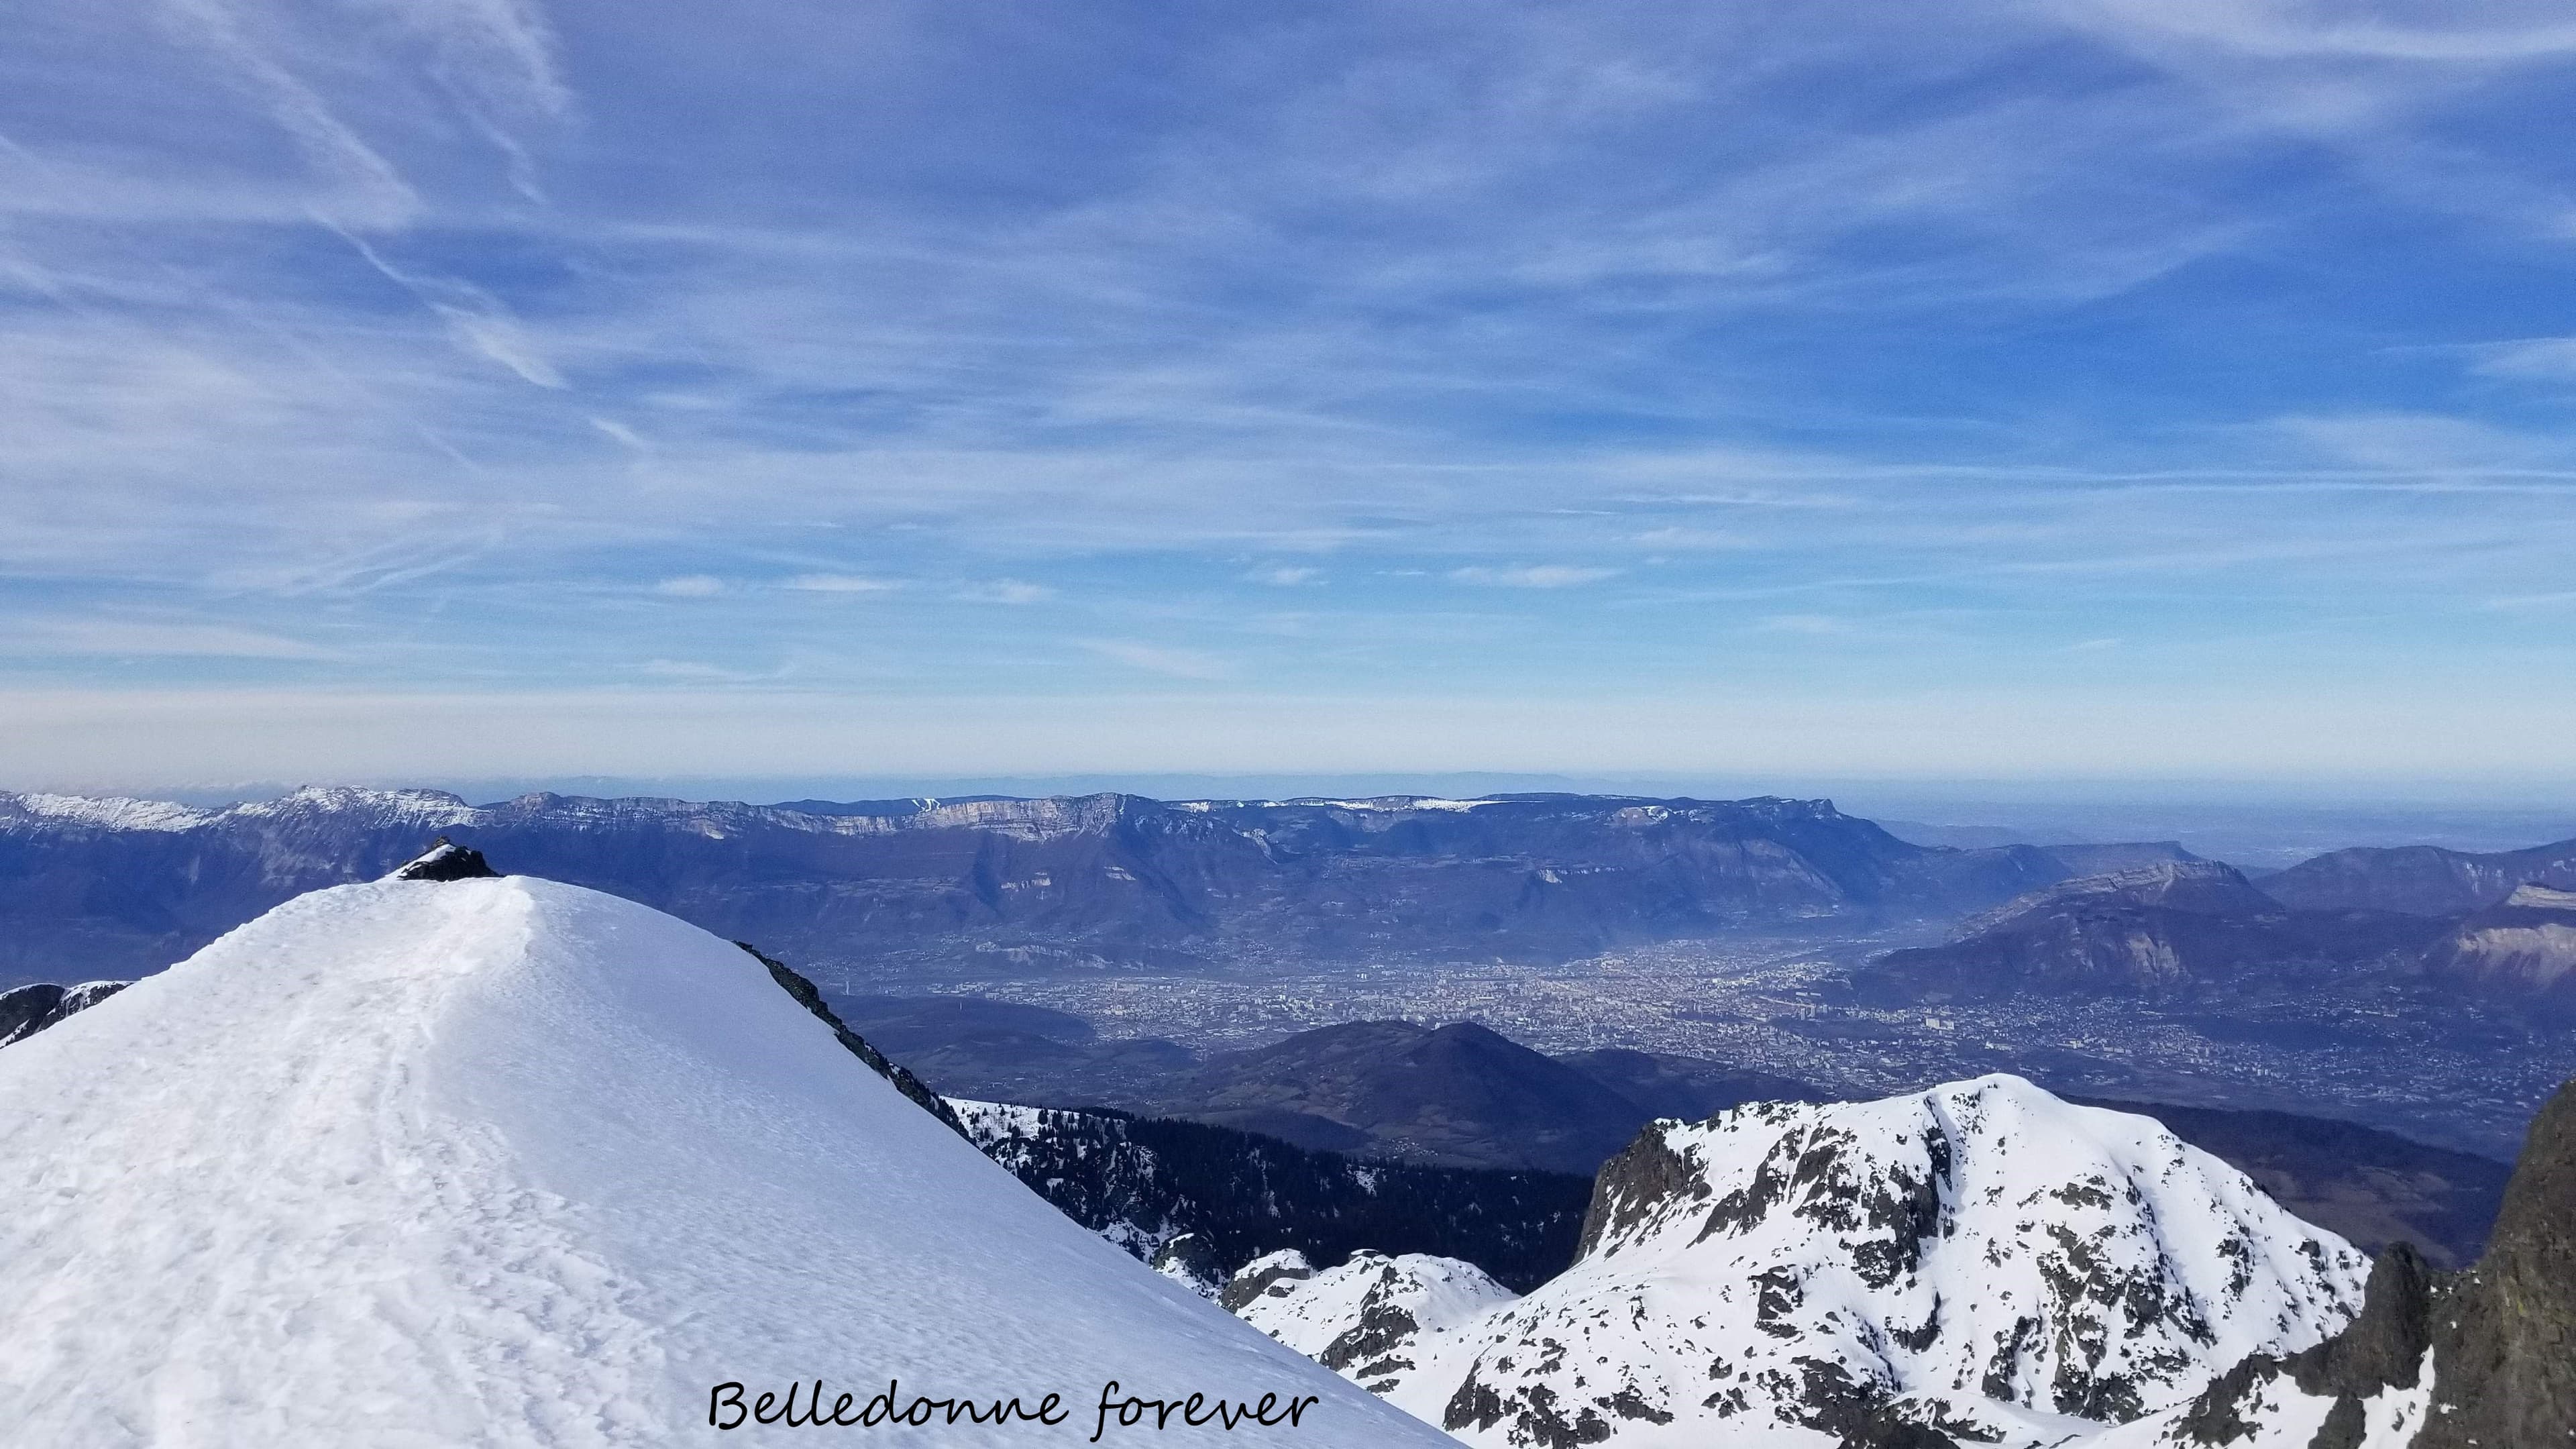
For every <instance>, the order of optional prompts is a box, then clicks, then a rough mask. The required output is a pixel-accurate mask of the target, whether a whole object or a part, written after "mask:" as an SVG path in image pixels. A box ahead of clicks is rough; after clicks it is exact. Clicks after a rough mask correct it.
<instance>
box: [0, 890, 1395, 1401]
mask: <svg viewBox="0 0 2576 1449" xmlns="http://www.w3.org/2000/svg"><path fill="white" fill-rule="evenodd" d="M0 1303H5V1304H6V1305H7V1308H6V1310H5V1311H0V1425H5V1426H6V1427H5V1429H0V1439H5V1440H6V1441H7V1442H8V1443H9V1444H11V1445H13V1446H17V1445H27V1446H45V1449H51V1446H62V1449H72V1446H79V1449H93V1446H118V1445H143V1444H154V1445H170V1444H180V1443H187V1444H200V1445H216V1446H223V1445H242V1446H262V1449H267V1446H288V1449H302V1446H314V1449H344V1446H372V1445H424V1446H425V1445H439V1446H447V1445H495V1446H590V1445H665V1444H674V1443H697V1442H708V1443H714V1442H723V1443H734V1442H749V1443H806V1442H820V1441H819V1440H818V1439H817V1438H816V1436H814V1435H812V1434H811V1433H808V1432H806V1430H805V1429H804V1428H802V1427H794V1428H791V1427H787V1426H786V1425H784V1424H780V1425H774V1426H771V1427H769V1428H761V1427H759V1426H756V1425H753V1426H747V1427H746V1428H745V1429H744V1431H743V1432H741V1433H739V1434H730V1433H725V1432H723V1431H722V1430H721V1429H720V1428H719V1427H710V1411H711V1408H712V1409H713V1410H715V1411H716V1412H717V1413H719V1414H722V1413H725V1412H728V1411H729V1410H728V1405H727V1401H726V1399H725V1398H724V1390H723V1386H724V1385H727V1384H735V1385H738V1386H741V1387H742V1388H743V1389H744V1391H745V1398H744V1399H743V1401H742V1402H743V1403H744V1405H745V1407H746V1409H747V1410H752V1411H756V1410H757V1409H758V1407H759V1406H760V1405H761V1403H762V1400H760V1399H759V1398H758V1397H757V1396H758V1395H761V1394H768V1393H783V1392H785V1391H786V1390H787V1389H788V1388H789V1385H790V1383H791V1382H793V1381H804V1382H806V1383H810V1382H811V1381H813V1380H815V1379H817V1378H820V1379H821V1380H823V1381H824V1383H825V1385H826V1386H827V1388H828V1390H830V1391H831V1392H832V1393H838V1392H840V1391H848V1392H849V1393H850V1394H851V1395H852V1396H853V1397H852V1399H851V1401H850V1402H849V1403H848V1404H847V1405H846V1409H847V1412H848V1413H850V1414H851V1415H853V1416H856V1415H859V1414H862V1413H864V1412H865V1401H866V1399H867V1397H868V1396H870V1395H873V1394H877V1393H882V1392H887V1391H888V1382H889V1380H893V1381H895V1383H896V1385H897V1387H896V1388H895V1389H894V1390H893V1391H892V1392H893V1393H894V1394H895V1395H896V1403H897V1407H898V1409H901V1410H909V1411H912V1412H915V1413H918V1414H921V1415H926V1416H928V1417H930V1418H931V1419H933V1420H935V1421H936V1427H934V1428H928V1429H914V1430H909V1431H906V1432H904V1433H903V1434H901V1435H899V1436H898V1437H900V1438H901V1439H902V1440H903V1442H922V1443H934V1442H935V1443H940V1444H947V1443H969V1444H974V1443H992V1444H1022V1443H1026V1444H1047V1443H1059V1442H1075V1441H1078V1440H1081V1439H1083V1438H1087V1436H1088V1435H1089V1433H1090V1430H1091V1428H1092V1423H1091V1419H1092V1416H1093V1414H1094V1412H1095V1409H1094V1405H1095V1403H1096V1402H1097V1400H1098V1399H1099V1398H1100V1396H1101V1393H1102V1389H1103V1385H1104V1384H1105V1383H1107V1382H1108V1381H1110V1380H1113V1379H1114V1380H1117V1381H1119V1383H1120V1384H1121V1386H1122V1387H1121V1389H1120V1390H1119V1393H1120V1394H1122V1395H1123V1394H1134V1395H1142V1396H1146V1397H1148V1398H1154V1397H1166V1398H1172V1399H1175V1400H1179V1399H1185V1398H1186V1396H1188V1395H1190V1394H1192V1393H1194V1392H1196V1393H1201V1394H1205V1395H1207V1396H1208V1397H1209V1398H1215V1397H1218V1396H1223V1397H1224V1398H1226V1399H1228V1400H1230V1401H1233V1402H1236V1403H1241V1402H1243V1401H1246V1400H1249V1401H1252V1402H1255V1403H1257V1402H1258V1401H1259V1399H1260V1397H1261V1395H1263V1394H1265V1393H1267V1394H1275V1395H1277V1396H1278V1398H1277V1400H1274V1404H1273V1408H1274V1411H1278V1409H1279V1405H1281V1404H1283V1403H1284V1402H1285V1401H1287V1400H1289V1399H1291V1398H1295V1397H1302V1396H1305V1395H1314V1396H1316V1398H1317V1400H1318V1402H1316V1403H1315V1404H1313V1405H1312V1406H1310V1407H1309V1408H1307V1409H1306V1410H1305V1411H1304V1412H1303V1415H1302V1424H1301V1425H1300V1427H1298V1428H1297V1429H1296V1430H1295V1431H1293V1435H1292V1436H1291V1437H1293V1439H1294V1442H1296V1443H1298V1444H1305V1445H1349V1446H1361V1445H1369V1446H1374V1445H1401V1444H1409V1443H1411V1444H1436V1443H1441V1442H1445V1441H1443V1440H1441V1439H1440V1438H1439V1436H1438V1435H1437V1434H1436V1432H1434V1431H1432V1430H1430V1429H1429V1428H1427V1427H1426V1426H1424V1425H1421V1424H1419V1423H1418V1422H1416V1421H1414V1420H1412V1419H1408V1418H1406V1417H1405V1416H1403V1415H1401V1414H1399V1413H1397V1412H1395V1411H1394V1410H1392V1409H1390V1408H1388V1407H1386V1406H1384V1405H1383V1404H1381V1403H1380V1402H1379V1401H1378V1400H1376V1399H1375V1398H1373V1397H1371V1396H1370V1395H1368V1394H1366V1393H1364V1392H1362V1391H1360V1390H1359V1389H1357V1388H1355V1387H1353V1386H1351V1385H1349V1384H1348V1383H1347V1382H1345V1381H1344V1380H1342V1379H1340V1378H1338V1377H1336V1376H1334V1375H1332V1374H1331V1373H1328V1372H1326V1371H1325V1370H1323V1369H1321V1368H1320V1367H1317V1366H1316V1365H1314V1364H1312V1363H1311V1362H1309V1361H1307V1360H1305V1359H1303V1358H1301V1357H1299V1356H1298V1355H1296V1354H1293V1353H1291V1352H1289V1351H1288V1350H1286V1349H1284V1348H1282V1347H1280V1346H1279V1345H1277V1344H1275V1343H1273V1342H1272V1341H1270V1340H1269V1339H1268V1338H1266V1337H1264V1336H1262V1335H1261V1334H1259V1333H1257V1332H1255V1331H1254V1330H1252V1329H1250V1328H1248V1327H1246V1326H1245V1325H1243V1324H1241V1323H1239V1322H1237V1321H1235V1320H1233V1319H1232V1318H1230V1317H1229V1316H1227V1315H1226V1314H1225V1313H1223V1312H1222V1311H1220V1310H1219V1309H1217V1308H1216V1307H1215V1306H1214V1305H1212V1304H1210V1303H1208V1302H1206V1301H1205V1300H1204V1299H1201V1298H1199V1297H1197V1296H1195V1295H1193V1294H1191V1293H1189V1292H1187V1291H1186V1290H1184V1289H1182V1288H1180V1287H1178V1286H1176V1285H1174V1284H1172V1283H1170V1282H1168V1281H1166V1280H1164V1279H1162V1278H1160V1277H1158V1276H1157V1275H1155V1274H1154V1273H1152V1272H1150V1271H1148V1270H1147V1269H1146V1268H1144V1267H1143V1266H1141V1265H1139V1264H1138V1263H1136V1262H1135V1261H1134V1260H1133V1259H1132V1258H1130V1257H1128V1256H1127V1255H1125V1254H1123V1253H1120V1252H1118V1251H1117V1250H1116V1249H1114V1248H1113V1247H1111V1246H1110V1245H1108V1244H1107V1243H1105V1242H1103V1241H1101V1240H1100V1238H1098V1237H1097V1236H1095V1235H1093V1234H1091V1233H1088V1232H1085V1231H1083V1230H1082V1229H1081V1228H1079V1227H1077V1226H1076V1225H1075V1224H1073V1223H1071V1222H1069V1221H1067V1220H1066V1219H1065V1218H1064V1217H1063V1216H1062V1215H1061V1214H1059V1213H1057V1212H1056V1211H1055V1210H1054V1209H1053V1208H1050V1207H1049V1206H1047V1205H1046V1204H1045V1203H1044V1202H1042V1201H1040V1200H1039V1199H1038V1198H1037V1197H1035V1196H1034V1195H1032V1194H1030V1193H1029V1192H1027V1191H1026V1190H1024V1189H1023V1188H1022V1187H1021V1186H1020V1185H1019V1184H1018V1183H1017V1182H1016V1181H1014V1180H1013V1179H1012V1178H1011V1177H1010V1175H1009V1174H1007V1173H1005V1172H1003V1171H1001V1170H1000V1169H999V1168H997V1167H995V1166H994V1165H993V1164H992V1163H990V1162H989V1161H987V1160H986V1159H985V1158H984V1157H982V1156H981V1155H980V1154H978V1153H977V1152H976V1151H975V1149H974V1148H973V1147H972V1146H970V1145H969V1144H968V1143H966V1142H964V1141H962V1140H960V1138H959V1137H958V1135H957V1134H956V1133H955V1132H954V1131H952V1130H951V1129H950V1128H949V1127H947V1126H945V1125H943V1124H942V1123H941V1122H940V1121H938V1120H936V1119H935V1118H934V1117H933V1116H931V1115H930V1114H929V1113H928V1112H926V1111H923V1110H921V1109H920V1108H919V1107H917V1106H916V1105H915V1104H914V1103H912V1102H908V1101H907V1100H905V1098H904V1097H903V1096H902V1095H901V1094H900V1093H899V1092H898V1091H897V1090H896V1088H895V1086H894V1085H893V1084H892V1083H890V1082H889V1081H888V1080H886V1078H885V1077H883V1076H881V1075H879V1074H878V1073H877V1072H875V1071H872V1070H870V1069H869V1068H868V1066H867V1065H865V1064H863V1063H862V1062H861V1061H859V1060H858V1059H856V1058H855V1057H854V1056H853V1055H852V1054H851V1052H850V1051H849V1050H846V1049H845V1047H844V1044H843V1043H842V1042H840V1041H838V1040H836V1039H835V1033H834V1032H833V1030H832V1029H831V1028H830V1027H828V1026H827V1025H825V1024H824V1023H823V1022H821V1021H819V1020H817V1019H816V1016H815V1015H814V1014H813V1013H812V1012H811V1011H809V1010H808V1009H807V1007H805V1006H804V1005H801V1004H800V1003H799V1002H798V1001H797V1000H796V999H794V998H793V997H791V995H790V994H789V993H788V992H787V991H782V990H780V989H779V984H778V983H777V982H776V981H774V980H773V979H772V976H771V974H770V973H769V971H767V970H766V969H764V967H763V966H762V965H761V963H760V962H758V961H756V960H754V959H753V958H752V957H751V956H750V955H748V954H746V953H744V952H743V951H741V950H738V949H736V948H735V947H734V946H733V945H731V944H729V943H727V942H725V941H722V940H719V939H717V938H716V937H713V936H710V935H708V934H706V933H705V932H702V931H700V930H698V929H696V928H694V927H691V926H688V925H684V924H682V923H681V922H679V921H676V920H673V919H672V918H670V917H668V916H664V915H661V914H659V913H657V912H655V911H652V910H649V909H647V908H645V907H643V906H639V905H636V904H633V903H631V902H628V901H624V900H619V899H616V898H614V897H610V896H605V895H600V894H597V893H594V892H591V891H587V890H582V889H578V888H575V887H571V886H566V885H559V884H555V883H552V882H547V881H542V880H533V879H528V878H524V877H513V878H507V879H467V880H456V881H448V882H429V881H384V882H377V883H369V884H361V885H351V886H343V887H339V888H336V889H331V890H325V891H319V892H316V893H313V894H310V895H306V896H302V897H299V898H297V899H295V900H293V901H291V902H289V903H287V904H285V905H283V906H281V907H279V908H277V909H276V910H274V911H271V912H269V913H268V914H266V915H264V916H262V917H261V918H260V919H258V920H257V921H254V922H252V923H251V924H249V925H247V926H244V927H242V928H241V929H239V930H237V931H234V932H232V933H230V934H228V935H226V936H225V937H224V938H223V939H221V940H219V941H217V942H216V943H214V944H213V945H211V946H209V947H208V948H206V949H205V950H204V951H202V952H200V953H198V954H197V955H196V956H195V957H193V958H192V959H190V960H188V961H186V962H183V963H182V964H180V965H179V966H177V967H175V968H173V969H172V970H170V971H168V972H166V973H163V974H160V975H157V976H154V977H151V978H149V979H146V980H144V981H142V982H139V983H137V984H135V985H134V986H132V987H130V988H128V989H126V990H125V991H123V992H121V993H118V994H117V995H116V996H115V997H114V998H112V999H110V1000H107V1001H104V1002H101V1003H99V1004H97V1005H95V1006H93V1007H91V1008H90V1009H88V1010H85V1011H82V1012H80V1013H79V1014H77V1015H74V1016H71V1017H69V1018H67V1019H65V1020H62V1021H60V1022H58V1023H57V1024H55V1025H53V1026H51V1027H49V1028H48V1029H46V1030H44V1031H42V1032H40V1033H38V1034H37V1035H35V1036H32V1037H30V1038H28V1039H27V1040H25V1041H21V1042H19V1043H17V1044H15V1045H13V1046H11V1047H9V1048H8V1049H7V1050H5V1051H0ZM1049 1393H1058V1394H1061V1395H1062V1396H1063V1398H1062V1404H1061V1405H1060V1406H1059V1409H1058V1412H1059V1413H1060V1414H1066V1415H1068V1416H1069V1417H1070V1418H1071V1419H1072V1420H1076V1421H1079V1422H1078V1423H1071V1422H1069V1423H1065V1424H1062V1425H1060V1426H1056V1427H1048V1426H1042V1425H1037V1424H1031V1423H1026V1422H1015V1423H1012V1424H1009V1425H1006V1426H996V1425H991V1424H987V1425H983V1426H981V1427H977V1426H975V1425H974V1424H972V1423H971V1422H966V1421H963V1420H961V1419H959V1418H958V1415H960V1414H962V1413H963V1412H964V1405H965V1401H967V1400H974V1401H977V1402H978V1403H979V1404H984V1405H989V1404H991V1403H993V1402H995V1401H1000V1402H1005V1403H1007V1401H1009V1400H1011V1399H1013V1398H1018V1399H1020V1400H1021V1401H1022V1404H1023V1407H1024V1408H1025V1409H1027V1410H1030V1411H1033V1412H1034V1411H1042V1402H1043V1398H1044V1396H1045V1395H1047V1394H1049ZM916 1399H926V1400H928V1401H948V1402H946V1403H945V1404H939V1403H935V1402H934V1403H931V1404H929V1405H928V1406H926V1407H918V1408H916V1407H915V1405H914V1400H916ZM834 1403H835V1401H833V1400H831V1399H829V1398H828V1397H827V1400H826V1404H825V1408H826V1409H827V1410H828V1409H829V1408H831V1407H833V1406H834ZM770 1407H771V1408H772V1410H773V1413H774V1411H775V1405H772V1406H770ZM1203 1409H1204V1406H1202V1410H1203ZM1144 1412H1145V1420H1144V1422H1145V1423H1147V1424H1151V1423H1152V1422H1153V1414H1152V1411H1151V1410H1150V1409H1148V1410H1146V1411H1144ZM1203 1417H1204V1413H1203ZM718 1422H719V1424H720V1423H721V1420H719V1421H718ZM1130 1422H1131V1423H1133V1422H1134V1421H1132V1420H1131V1421H1130ZM1123 1432H1128V1431H1122V1429H1121V1427H1120V1424H1119V1421H1118V1417H1117V1416H1116V1415H1115V1414H1114V1413H1113V1415H1112V1417H1111V1421H1110V1423H1109V1425H1108V1429H1107V1433H1106V1436H1105V1437H1104V1439H1103V1441H1102V1442H1104V1443H1106V1442H1116V1441H1118V1440H1119V1439H1120V1437H1121V1435H1122V1433H1123ZM1272 1432H1273V1433H1274V1434H1276V1435H1290V1431H1287V1430H1285V1429H1280V1430H1275V1431H1272ZM1069 1435H1070V1436H1071V1437H1070V1438H1069V1437H1068V1436H1069ZM1150 1437H1151V1440H1152V1442H1155V1443H1158V1444H1159V1443H1184V1444H1187V1443H1200V1444H1216V1443H1229V1444H1232V1443H1243V1442H1251V1441H1253V1440H1255V1439H1256V1438H1258V1436H1256V1435H1251V1434H1244V1433H1234V1434H1228V1433H1226V1432H1224V1431H1223V1430H1222V1429H1221V1428H1220V1427H1219V1426H1218V1425H1217V1424H1216V1423H1213V1422H1209V1423H1205V1424H1203V1425H1202V1426H1201V1427H1199V1428H1196V1429H1190V1428H1188V1427H1186V1426H1185V1423H1184V1420H1183V1419H1182V1418H1181V1417H1172V1418H1171V1419H1170V1421H1169V1428H1168V1430H1166V1431H1164V1432H1158V1433H1151V1434H1150ZM1263 1442H1268V1441H1263Z"/></svg>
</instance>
